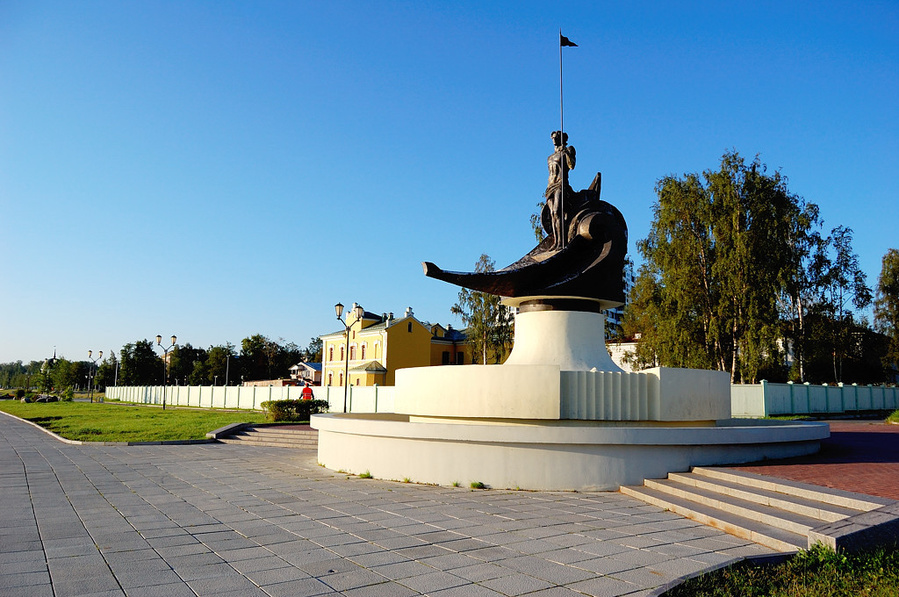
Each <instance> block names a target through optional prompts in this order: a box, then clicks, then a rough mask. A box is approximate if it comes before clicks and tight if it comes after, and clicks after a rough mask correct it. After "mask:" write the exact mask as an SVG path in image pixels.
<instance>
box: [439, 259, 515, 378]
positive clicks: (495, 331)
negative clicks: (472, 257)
mask: <svg viewBox="0 0 899 597" xmlns="http://www.w3.org/2000/svg"><path fill="white" fill-rule="evenodd" d="M493 270H494V262H493V260H492V259H490V257H489V256H487V255H486V254H484V255H481V257H480V258H479V259H478V261H477V263H476V264H475V271H476V272H478V273H485V272H492V271H493ZM501 300H502V299H501V298H500V297H499V296H497V295H495V294H488V293H486V292H480V291H477V290H469V289H467V288H463V289H462V290H460V291H459V302H458V303H456V304H455V305H453V306H452V307H451V308H450V311H451V312H452V313H453V314H454V315H458V316H460V317H461V318H462V323H463V324H464V325H465V326H466V328H467V329H466V330H465V334H466V335H467V337H468V343H469V346H471V354H472V360H473V361H474V362H475V363H478V362H480V363H483V364H487V362H488V361H489V360H491V359H492V360H493V362H494V363H501V362H502V361H504V360H505V358H506V356H507V354H508V352H509V349H510V347H511V345H512V314H511V312H510V310H509V308H508V307H506V306H505V305H503V304H502V302H501Z"/></svg>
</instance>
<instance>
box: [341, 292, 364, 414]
mask: <svg viewBox="0 0 899 597" xmlns="http://www.w3.org/2000/svg"><path fill="white" fill-rule="evenodd" d="M334 312H335V313H337V321H339V322H340V323H342V324H343V327H344V331H345V332H346V348H345V350H346V365H345V368H344V372H343V412H346V401H347V390H348V389H349V385H350V328H351V327H353V324H352V323H351V324H349V325H347V324H346V321H344V320H343V319H341V318H340V317H341V316H342V315H343V305H342V304H341V303H337V304H336V305H334ZM353 315H355V316H356V320H355V321H354V322H353V323H356V321H362V316H363V315H365V309H363V308H362V305H358V304H356V303H353ZM349 317H350V314H349V313H347V319H349ZM360 325H361V324H360Z"/></svg>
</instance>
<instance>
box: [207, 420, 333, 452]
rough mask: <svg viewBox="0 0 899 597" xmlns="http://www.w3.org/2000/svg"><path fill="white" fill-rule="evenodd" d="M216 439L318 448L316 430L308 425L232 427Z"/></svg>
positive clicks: (242, 443)
mask: <svg viewBox="0 0 899 597" xmlns="http://www.w3.org/2000/svg"><path fill="white" fill-rule="evenodd" d="M216 439H217V440H218V441H220V442H222V443H225V444H241V445H245V446H267V447H275V448H294V449H297V450H315V449H318V431H316V430H315V429H312V428H311V427H309V426H308V425H253V426H249V425H248V426H244V427H239V428H236V429H232V430H230V431H229V432H227V433H226V434H223V435H222V436H219V437H216Z"/></svg>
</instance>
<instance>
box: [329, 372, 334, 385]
mask: <svg viewBox="0 0 899 597" xmlns="http://www.w3.org/2000/svg"><path fill="white" fill-rule="evenodd" d="M328 385H329V386H333V385H334V374H333V373H328Z"/></svg>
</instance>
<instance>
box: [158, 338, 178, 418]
mask: <svg viewBox="0 0 899 597" xmlns="http://www.w3.org/2000/svg"><path fill="white" fill-rule="evenodd" d="M177 341H178V337H177V336H175V334H172V345H171V346H168V347H166V346H163V345H162V336H161V335H159V334H156V345H157V346H159V348H161V349H162V352H163V355H162V410H165V390H166V385H167V379H166V378H167V377H168V365H169V351H170V350H172V349H173V348H175V342H177Z"/></svg>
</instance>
